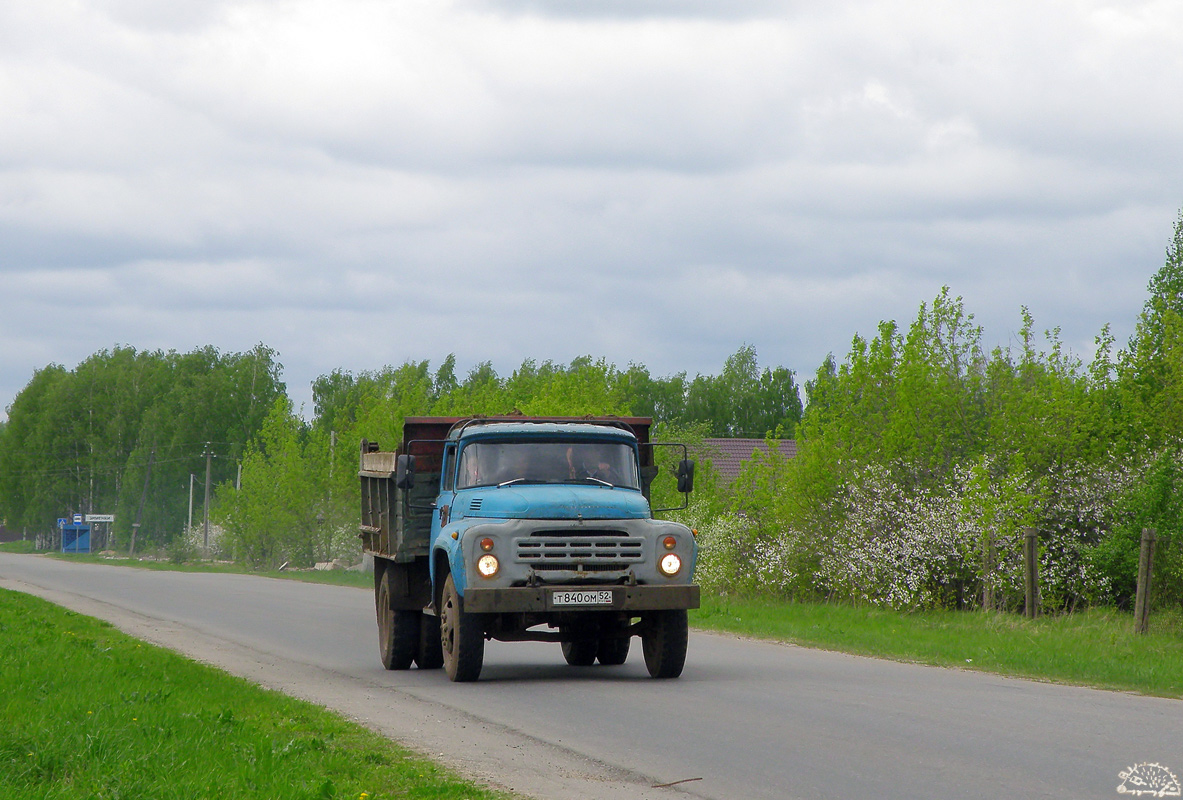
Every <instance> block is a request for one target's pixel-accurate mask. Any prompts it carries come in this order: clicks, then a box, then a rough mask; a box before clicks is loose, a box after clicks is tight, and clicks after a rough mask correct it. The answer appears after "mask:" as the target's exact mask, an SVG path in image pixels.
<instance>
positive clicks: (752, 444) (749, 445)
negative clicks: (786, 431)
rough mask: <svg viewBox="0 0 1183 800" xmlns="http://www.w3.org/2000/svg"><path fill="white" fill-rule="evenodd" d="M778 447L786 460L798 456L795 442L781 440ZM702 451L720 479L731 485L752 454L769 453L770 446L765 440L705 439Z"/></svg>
mask: <svg viewBox="0 0 1183 800" xmlns="http://www.w3.org/2000/svg"><path fill="white" fill-rule="evenodd" d="M777 445H778V447H779V450H780V454H781V456H783V457H784V458H792V457H793V456H795V455H797V442H796V441H795V440H793V439H780V440H778V442H777ZM702 449H703V453H702V456H703V458H704V459H706V460H708V461H710V462H711V466H713V467H714V468H715V472H716V473H717V474H718V475H719V479H720V480H721V481H723V483H731V482H732V481H733V480H735V478H736V476H738V475H739V468H740V467H741V466H742V465H743V463H744V462H745V461H749V460H750V459H751V458H752V453H754V452H755V451H756V450H759V451H760V452H761V453H767V452H768V445H767V443H766V442H765V441H764V440H763V439H703V440H702Z"/></svg>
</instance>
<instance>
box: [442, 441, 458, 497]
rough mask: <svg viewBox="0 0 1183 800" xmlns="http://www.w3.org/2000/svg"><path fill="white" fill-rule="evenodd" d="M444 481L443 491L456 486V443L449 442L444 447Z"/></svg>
mask: <svg viewBox="0 0 1183 800" xmlns="http://www.w3.org/2000/svg"><path fill="white" fill-rule="evenodd" d="M443 470H444V483H443V488H444V491H445V492H450V491H453V490H454V489H455V488H456V445H454V444H450V445H447V446H446V447H444V466H443Z"/></svg>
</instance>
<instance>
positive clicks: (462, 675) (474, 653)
mask: <svg viewBox="0 0 1183 800" xmlns="http://www.w3.org/2000/svg"><path fill="white" fill-rule="evenodd" d="M439 622H440V645H441V647H442V649H443V655H444V669H445V670H446V671H447V673H448V677H449V678H450V679H451V680H453V681H456V682H464V681H475V680H476V679H477V678H478V677H480V674H481V666H482V664H483V663H484V660H485V632H484V630H482V629H481V625H480V619H479V618H478V617H476V616H475V615H473V614H467V613H465V611H464V609H463V608H462V607H461V600H460V595H459V593H457V591H456V584H455V583H454V582H453V581H452V576H451V575H448V577H447V579H446V580H445V581H444V591H443V597H442V599H441V602H440V616H439Z"/></svg>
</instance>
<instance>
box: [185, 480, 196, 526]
mask: <svg viewBox="0 0 1183 800" xmlns="http://www.w3.org/2000/svg"><path fill="white" fill-rule="evenodd" d="M196 479H197V476H196V475H194V474H193V473H192V472H190V473H189V524H188V525H187V526H186V527H185V536H188V535H189V531H191V530H193V481H195V480H196Z"/></svg>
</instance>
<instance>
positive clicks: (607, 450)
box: [456, 442, 640, 489]
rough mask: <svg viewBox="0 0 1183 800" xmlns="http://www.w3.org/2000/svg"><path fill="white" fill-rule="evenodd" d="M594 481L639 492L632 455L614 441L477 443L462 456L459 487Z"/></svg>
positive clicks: (630, 450) (626, 448) (593, 482)
mask: <svg viewBox="0 0 1183 800" xmlns="http://www.w3.org/2000/svg"><path fill="white" fill-rule="evenodd" d="M511 483H590V484H600V485H610V486H624V487H627V488H629V489H637V488H640V487H639V484H638V481H637V463H636V457H635V455H634V451H633V449H632V448H631V447H629V446H628V445H627V444H623V443H614V442H473V443H472V444H470V445H468V446H467V447H465V448H464V450H463V451H462V452H461V454H460V472H459V476H458V478H457V484H456V485H457V487H458V488H460V489H466V488H469V487H472V486H497V485H501V484H511Z"/></svg>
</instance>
